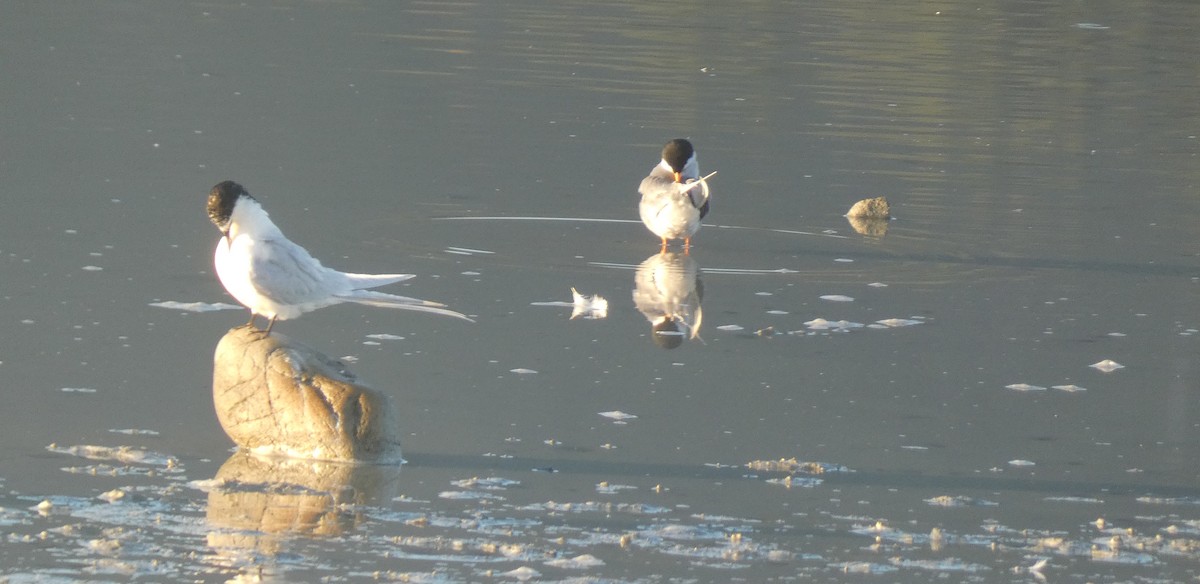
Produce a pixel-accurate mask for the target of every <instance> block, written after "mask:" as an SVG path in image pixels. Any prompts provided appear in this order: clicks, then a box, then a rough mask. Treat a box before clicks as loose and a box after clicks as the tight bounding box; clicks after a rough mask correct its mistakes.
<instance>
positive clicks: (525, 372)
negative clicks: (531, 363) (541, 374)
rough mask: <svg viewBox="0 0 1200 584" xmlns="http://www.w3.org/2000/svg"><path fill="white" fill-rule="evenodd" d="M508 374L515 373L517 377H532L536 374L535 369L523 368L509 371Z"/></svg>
mask: <svg viewBox="0 0 1200 584" xmlns="http://www.w3.org/2000/svg"><path fill="white" fill-rule="evenodd" d="M508 372H509V373H516V374H517V375H533V374H535V373H537V370H536V369H526V368H524V367H517V368H516V369H509V370H508Z"/></svg>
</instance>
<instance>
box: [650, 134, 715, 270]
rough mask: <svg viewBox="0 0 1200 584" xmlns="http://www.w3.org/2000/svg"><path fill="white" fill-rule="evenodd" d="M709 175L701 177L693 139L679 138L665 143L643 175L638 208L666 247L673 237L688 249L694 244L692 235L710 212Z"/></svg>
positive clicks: (664, 248) (663, 247)
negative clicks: (648, 172) (657, 156)
mask: <svg viewBox="0 0 1200 584" xmlns="http://www.w3.org/2000/svg"><path fill="white" fill-rule="evenodd" d="M709 176H712V175H711V174H710V175H709ZM707 178H708V177H707V176H706V177H704V178H700V165H699V164H698V163H697V162H696V150H695V149H694V148H693V147H692V143H691V142H688V141H687V140H684V139H683V138H676V139H674V140H671V141H670V142H667V145H666V146H663V149H662V160H661V161H659V163H658V165H657V166H655V167H654V168H653V169H651V170H650V175H649V176H647V177H646V178H644V179H642V184H641V185H640V186H638V192H639V193H641V194H642V202H641V204H639V205H638V211H639V213H640V214H641V216H642V223H645V224H646V227H647V228H649V229H650V231H651V232H653V233H654V234H655V235H657V236H659V237H660V238H661V239H662V249H663V251H665V250H666V248H667V240H670V239H682V240H683V246H684V249H685V250H686V249H688V248H690V247H691V245H692V235H695V233H696V231H697V230H699V229H700V220H701V219H703V218H704V216H705V215H708V183H707V182H706V181H705V179H707Z"/></svg>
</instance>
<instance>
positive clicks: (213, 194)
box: [208, 180, 254, 231]
mask: <svg viewBox="0 0 1200 584" xmlns="http://www.w3.org/2000/svg"><path fill="white" fill-rule="evenodd" d="M242 195H245V196H247V197H250V193H247V192H246V189H244V188H242V185H239V184H237V183H235V182H233V181H231V180H227V181H222V182H219V183H217V186H215V187H213V188H212V190H211V191H209V193H208V218H209V219H211V220H212V222H213V224H215V225H216V226H217V227H219V228H220V229H221V230H222V231H224V230H225V229H226V228H227V227H229V219H230V217H232V216H233V206H234V204H236V203H237V200H238V197H241V196H242ZM250 198H252V199H253V198H254V197H250Z"/></svg>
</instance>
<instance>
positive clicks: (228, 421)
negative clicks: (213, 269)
mask: <svg viewBox="0 0 1200 584" xmlns="http://www.w3.org/2000/svg"><path fill="white" fill-rule="evenodd" d="M213 405H214V406H215V407H216V411H217V419H218V420H219V421H220V422H221V427H222V428H224V430H225V433H226V434H228V435H229V437H230V438H231V439H232V440H233V441H234V442H235V443H236V444H237V445H238V446H240V447H242V448H244V449H247V450H249V451H251V452H254V453H257V454H274V455H283V456H289V457H295V458H311V459H320V460H340V461H355V462H370V463H399V462H401V457H400V429H399V427H398V425H397V423H396V413H395V410H394V407H393V405H392V402H391V400H390V399H389V398H388V396H387V395H385V394H383V393H380V392H379V391H377V390H375V389H373V388H371V387H368V386H366V385H363V384H362V383H360V382H358V380H357V379H356V378H355V377H354V374H353V373H350V372H349V371H348V370H347V369H346V368H345V366H344V365H343V364H342V363H340V362H338V361H335V360H333V359H330V358H329V357H327V356H325V355H324V354H322V353H320V352H318V351H317V350H315V349H312V348H311V347H308V346H306V345H304V344H301V343H299V342H296V341H293V340H291V339H289V338H288V337H286V336H284V335H282V334H279V333H278V332H273V333H271V334H270V335H267V334H264V333H263V332H261V331H258V330H255V329H253V328H252V327H246V326H242V327H238V328H235V329H232V330H230V331H229V332H228V333H226V334H225V336H224V337H222V338H221V342H220V343H218V344H217V350H216V354H215V355H214V358H213Z"/></svg>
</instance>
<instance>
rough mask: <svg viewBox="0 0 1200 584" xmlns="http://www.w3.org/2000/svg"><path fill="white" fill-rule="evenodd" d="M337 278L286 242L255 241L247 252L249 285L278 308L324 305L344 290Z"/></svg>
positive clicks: (335, 272)
mask: <svg viewBox="0 0 1200 584" xmlns="http://www.w3.org/2000/svg"><path fill="white" fill-rule="evenodd" d="M340 276H341V274H340V273H339V272H337V271H335V270H331V269H329V268H326V267H325V266H322V265H321V262H319V261H317V259H316V258H314V257H312V256H311V255H309V253H308V251H307V250H305V249H304V248H302V247H300V246H298V245H296V244H294V243H292V242H291V241H288V240H287V239H265V240H259V241H256V242H254V244H253V247H252V248H251V262H250V281H251V283H253V284H254V288H255V289H256V290H258V293H259V294H262V295H263V296H265V297H267V298H270V299H271V300H272V301H274V302H276V303H278V304H285V305H291V304H308V303H314V302H318V303H319V302H322V301H326V300H328V299H330V297H331V296H332V295H334V294H337V293H341V292H345V291H346V290H347V289H348V286H347V284H346V283H345V282H344V280H345V278H343V277H340Z"/></svg>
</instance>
